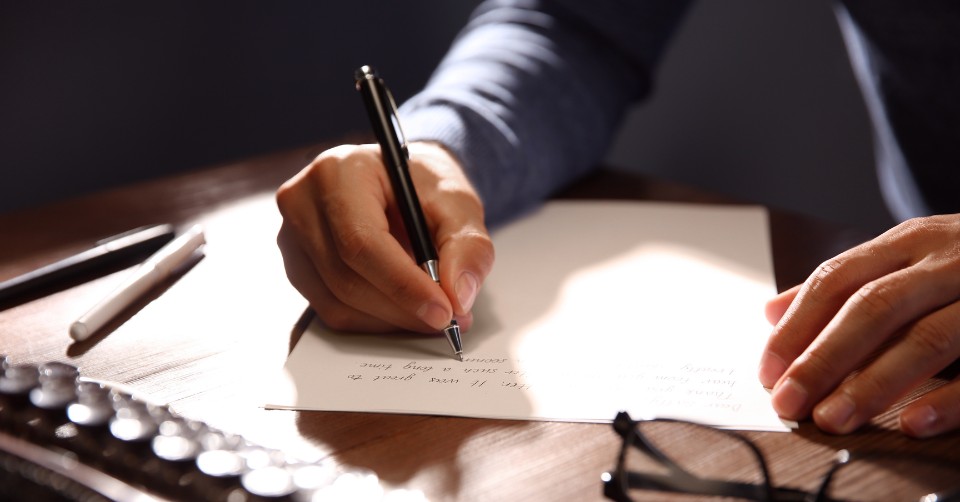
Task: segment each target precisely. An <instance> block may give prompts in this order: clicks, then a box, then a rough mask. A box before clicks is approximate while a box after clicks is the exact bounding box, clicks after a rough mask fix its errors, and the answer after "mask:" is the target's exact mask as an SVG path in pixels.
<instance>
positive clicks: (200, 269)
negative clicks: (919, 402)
mask: <svg viewBox="0 0 960 502" xmlns="http://www.w3.org/2000/svg"><path fill="white" fill-rule="evenodd" d="M321 149H322V147H321V146H315V147H310V148H302V149H297V150H293V151H287V152H281V153H277V154H274V155H268V156H264V157H260V158H255V159H250V160H246V161H242V162H236V163H232V164H229V165H223V166H218V167H213V168H210V169H206V170H201V171H197V172H193V173H189V174H185V175H179V176H174V177H169V178H165V179H160V180H156V181H151V182H147V183H142V184H137V185H132V186H127V187H123V188H120V189H115V190H109V191H104V192H101V193H98V194H94V195H92V196H87V197H82V198H77V199H72V200H68V201H64V202H60V203H56V204H52V205H48V206H43V207H39V208H36V209H30V210H26V211H22V212H17V213H12V214H6V215H0V241H2V245H0V280H2V279H6V278H9V277H11V276H14V275H16V274H19V273H22V272H25V271H27V270H29V269H32V268H34V267H37V266H40V265H42V264H45V263H47V262H50V261H53V260H55V259H58V258H61V257H63V256H66V255H69V254H71V253H74V252H77V251H79V250H82V249H84V248H86V247H88V246H89V245H90V243H91V242H92V241H93V240H95V239H98V238H101V237H104V236H107V235H111V234H114V233H118V232H121V231H124V230H127V229H130V228H134V227H136V226H140V225H146V224H152V223H161V222H171V223H176V224H187V223H192V222H199V223H202V224H203V225H204V226H205V228H206V233H207V240H208V245H207V248H206V252H205V257H204V258H203V259H202V260H201V261H199V263H197V264H196V265H195V266H194V267H193V268H191V269H190V270H188V271H187V272H186V273H184V274H182V275H181V276H179V277H177V278H176V279H174V280H171V281H169V283H168V284H166V285H165V286H164V287H162V288H160V289H161V290H160V291H155V292H154V293H153V294H152V295H151V296H150V297H149V298H146V299H144V300H143V301H142V302H139V304H138V305H136V306H134V307H133V308H132V309H130V310H129V311H128V312H126V313H125V314H124V315H123V316H122V317H123V319H122V320H121V321H118V322H115V323H113V325H112V326H111V328H112V331H111V332H110V333H109V335H97V336H95V337H94V338H92V339H89V340H86V341H84V342H80V343H72V340H71V339H70V338H69V336H68V335H67V328H68V326H69V324H70V323H71V322H72V321H73V320H75V319H76V318H77V317H78V316H79V315H80V314H82V313H83V312H84V311H85V310H86V309H88V308H89V307H90V306H91V305H93V304H94V303H95V302H96V301H97V300H99V299H100V298H101V297H103V296H104V295H105V294H106V293H108V292H109V291H110V290H111V289H112V288H114V287H115V286H116V285H117V284H118V283H119V282H120V281H121V280H122V279H123V277H124V272H125V270H122V269H121V270H116V271H114V272H113V273H110V274H108V275H105V276H101V277H98V278H93V279H92V280H90V281H89V282H79V281H78V283H77V284H75V285H73V286H72V287H69V288H66V289H63V290H60V291H56V292H53V293H52V294H49V295H48V296H42V297H39V298H36V299H34V300H32V301H27V302H25V303H21V304H19V305H14V306H7V308H6V309H5V310H2V311H0V353H6V354H7V355H9V356H10V359H11V362H14V363H39V362H44V361H50V360H55V361H63V362H68V363H71V364H74V365H77V366H79V367H80V369H81V374H82V375H85V376H89V377H95V378H102V379H106V380H111V381H116V382H121V383H124V384H129V385H132V386H135V387H136V388H138V389H140V390H141V391H143V392H146V393H147V394H149V395H150V396H152V397H153V398H155V399H157V400H160V401H164V402H169V403H171V405H172V407H173V408H174V409H175V410H177V411H179V412H180V413H182V414H184V415H186V416H189V417H194V418H198V419H202V420H205V421H207V422H209V423H211V424H213V425H216V426H219V427H222V428H225V429H227V430H232V431H236V432H239V433H242V434H244V435H246V436H248V437H249V438H251V439H252V440H254V441H257V442H261V443H264V444H267V445H269V446H275V447H279V448H284V449H288V450H290V451H296V452H300V453H302V454H304V455H315V456H317V457H327V456H329V457H331V458H332V459H334V460H335V461H336V462H338V463H340V464H343V465H345V466H348V467H364V468H369V469H372V470H373V471H375V472H376V473H377V474H378V475H379V477H380V479H381V481H382V483H383V484H384V485H385V486H386V487H388V488H393V487H402V488H409V489H414V490H421V491H422V492H423V493H424V494H425V495H426V496H427V497H428V498H429V499H430V500H472V499H477V500H593V499H599V498H601V484H600V478H599V476H600V473H601V472H603V471H605V470H608V469H611V468H612V467H613V465H614V460H615V456H616V453H617V450H618V448H619V441H618V438H617V436H616V435H615V434H614V433H613V432H612V430H611V428H610V426H609V425H600V424H569V423H541V422H521V421H504V420H479V419H466V418H447V417H430V416H408V415H387V414H360V413H331V412H292V411H267V410H263V409H261V408H260V407H259V406H260V404H262V402H263V401H262V399H261V397H260V396H261V395H262V394H260V393H259V392H260V388H261V387H262V385H261V383H262V382H265V381H267V377H268V375H271V374H274V373H275V372H277V371H278V369H279V368H281V367H282V365H283V363H284V361H285V358H286V356H287V354H288V351H289V350H290V349H291V347H292V346H293V344H294V343H295V341H296V339H297V336H298V335H299V332H300V331H299V330H300V328H301V327H302V326H300V323H301V314H302V313H303V311H304V308H305V306H306V302H305V301H304V300H303V299H302V298H301V297H300V296H299V295H298V294H297V293H296V291H295V290H293V288H292V287H291V286H290V285H289V284H288V283H287V280H286V278H285V275H284V272H283V266H282V262H281V258H280V254H279V252H278V250H277V248H276V245H275V242H274V239H275V236H276V231H277V229H278V228H279V224H280V217H279V214H278V212H277V210H276V206H275V203H274V200H273V192H274V190H275V189H276V187H277V186H279V184H280V183H281V182H283V181H284V180H286V179H287V178H288V177H290V176H291V175H292V174H294V173H295V172H297V171H298V170H299V169H301V168H302V167H303V166H304V165H306V164H307V163H308V162H309V160H310V159H311V158H312V157H313V156H314V155H316V154H317V153H318V152H319V151H320V150H321ZM563 196H564V197H586V198H590V197H603V198H630V199H648V200H679V201H701V202H722V203H727V202H728V201H725V200H723V199H722V198H721V197H717V196H711V195H709V194H704V193H702V192H699V191H696V190H693V189H690V188H686V187H682V186H678V185H674V184H669V183H663V182H656V181H654V180H648V179H642V178H636V177H633V176H627V175H623V174H615V173H613V172H603V173H602V174H600V175H597V176H594V177H592V178H590V179H587V180H584V181H583V182H582V183H580V184H579V185H577V186H576V187H573V188H571V189H570V190H569V191H568V192H567V193H565V194H563ZM771 230H772V238H773V249H774V256H775V267H776V277H777V282H778V286H779V287H780V288H781V289H784V288H786V287H789V286H791V285H793V284H795V283H797V282H800V281H802V280H803V279H804V278H805V277H806V275H807V274H808V273H809V272H810V271H812V270H813V268H814V267H815V266H816V265H817V264H818V263H819V262H821V261H822V260H824V259H826V258H828V257H830V256H832V255H833V254H835V253H836V252H838V251H840V250H842V249H845V248H847V247H849V246H851V245H853V244H855V243H857V242H859V241H862V240H864V239H866V238H867V237H868V236H867V235H865V234H863V233H860V232H856V231H852V230H844V229H839V228H834V227H831V226H829V225H826V224H824V223H821V222H816V221H812V220H809V219H806V218H803V217H800V216H796V215H791V214H788V213H785V212H780V211H772V213H771ZM936 384H937V382H935V381H934V382H931V384H930V385H936ZM895 412H896V409H894V410H892V411H890V412H888V413H886V414H884V415H882V416H881V417H879V418H878V419H876V420H875V421H874V422H873V423H872V424H871V425H869V426H868V427H865V428H864V429H862V430H861V431H860V432H858V433H856V434H852V435H849V436H830V435H826V434H823V433H821V432H819V431H818V430H817V429H816V428H815V427H814V426H813V425H812V423H803V424H801V427H800V429H799V430H798V431H796V432H794V433H789V434H785V433H747V436H749V437H750V438H752V439H754V440H755V441H756V442H757V444H758V445H759V446H760V448H761V449H762V450H763V451H764V452H765V453H766V454H767V456H768V459H769V461H770V466H771V470H772V474H773V479H774V481H775V482H776V483H778V484H788V485H791V486H797V487H801V488H806V489H813V488H814V487H815V486H816V483H817V480H818V478H819V476H820V475H822V474H823V472H824V471H825V470H826V468H827V466H828V464H830V462H831V460H832V458H833V457H834V454H835V452H836V451H837V450H839V449H841V448H850V449H857V448H861V447H864V446H871V447H877V446H882V447H883V448H886V449H891V450H896V451H902V452H927V453H936V454H942V455H946V456H947V457H949V458H952V459H953V460H954V461H958V460H960V435H958V434H952V435H948V436H946V437H942V438H939V439H935V440H928V441H917V440H911V439H908V438H906V437H904V436H902V435H901V434H900V433H899V432H897V431H896V414H895Z"/></svg>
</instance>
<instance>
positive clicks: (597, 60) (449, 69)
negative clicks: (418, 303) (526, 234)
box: [400, 0, 688, 225]
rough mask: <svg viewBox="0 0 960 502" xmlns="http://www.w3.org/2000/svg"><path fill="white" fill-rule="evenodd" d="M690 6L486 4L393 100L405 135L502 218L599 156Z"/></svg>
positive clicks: (645, 87) (598, 0) (669, 0)
mask: <svg viewBox="0 0 960 502" xmlns="http://www.w3.org/2000/svg"><path fill="white" fill-rule="evenodd" d="M687 4H688V2H685V1H680V0H646V1H641V0H633V1H630V0H625V1H607V0H591V1H589V2H588V1H583V0H579V1H578V0H572V1H568V2H564V1H516V0H514V1H507V0H500V1H491V2H486V3H484V4H483V5H481V6H480V7H479V8H478V9H477V11H476V12H474V14H473V16H472V18H471V20H470V22H469V23H468V24H467V26H466V27H465V28H464V29H463V31H462V32H461V33H460V35H459V36H458V37H457V39H456V41H455V42H454V44H453V46H452V48H451V49H450V51H449V52H448V54H447V55H446V56H445V58H444V59H443V61H442V62H441V63H440V65H439V66H438V68H437V70H436V71H435V72H434V74H433V76H432V77H431V79H430V81H429V83H428V84H427V86H426V88H425V89H424V90H423V91H422V92H420V93H419V94H417V95H415V96H414V97H412V98H411V99H410V100H409V101H407V102H406V103H404V105H403V106H402V107H401V110H400V114H401V121H402V123H403V127H404V130H405V132H406V134H407V139H408V140H411V141H413V140H431V141H437V142H440V143H442V144H444V145H445V146H446V147H447V148H448V149H450V150H451V151H452V152H453V153H454V155H456V156H457V157H458V159H459V160H460V161H461V163H462V164H463V166H464V168H465V169H466V171H467V174H468V175H469V176H470V179H471V181H472V182H473V183H474V185H475V186H476V188H477V190H478V191H479V193H480V196H481V198H482V199H483V201H484V205H485V207H486V214H487V221H488V223H490V224H491V225H495V224H496V223H498V222H502V221H503V220H505V219H508V218H509V217H511V216H513V215H516V214H517V213H519V212H521V211H523V210H524V209H527V208H529V207H531V206H532V205H534V204H537V203H539V202H540V201H542V200H543V199H544V198H546V197H547V196H549V195H550V194H551V193H553V192H555V191H556V190H558V189H559V188H561V187H563V186H564V185H566V184H568V183H570V182H571V181H573V180H575V179H576V178H578V177H580V176H582V175H583V174H585V173H586V172H587V171H588V170H589V169H591V168H592V167H594V166H595V165H596V164H597V163H598V162H599V161H600V160H601V158H602V157H603V155H604V153H605V151H606V149H607V147H608V145H609V143H610V141H611V139H612V137H613V134H614V132H615V130H616V127H617V125H618V124H619V122H620V120H621V118H622V117H623V114H624V113H625V109H626V107H627V105H629V104H630V103H631V102H633V101H636V100H638V99H641V98H643V97H644V96H645V95H647V94H648V93H649V92H650V89H651V86H652V73H653V70H654V67H655V66H656V63H657V61H658V59H659V56H660V54H661V53H662V52H663V49H664V46H665V45H666V43H667V41H668V39H669V36H670V35H671V34H672V32H673V31H674V29H675V28H676V26H677V24H678V23H679V21H680V19H681V17H682V15H683V13H684V11H685V10H686V7H687Z"/></svg>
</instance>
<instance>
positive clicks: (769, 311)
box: [764, 284, 802, 326]
mask: <svg viewBox="0 0 960 502" xmlns="http://www.w3.org/2000/svg"><path fill="white" fill-rule="evenodd" d="M801 286H802V285H800V284H798V285H796V286H794V287H792V288H790V289H788V290H786V291H784V292H782V293H780V294H778V295H777V296H775V297H773V298H771V299H770V301H768V302H767V305H766V308H765V309H764V314H766V316H767V321H769V322H770V324H773V325H774V326H776V325H777V323H779V322H780V319H782V318H783V314H785V313H786V312H787V309H788V308H789V307H790V304H791V303H793V300H794V298H796V297H797V293H799V292H800V287H801Z"/></svg>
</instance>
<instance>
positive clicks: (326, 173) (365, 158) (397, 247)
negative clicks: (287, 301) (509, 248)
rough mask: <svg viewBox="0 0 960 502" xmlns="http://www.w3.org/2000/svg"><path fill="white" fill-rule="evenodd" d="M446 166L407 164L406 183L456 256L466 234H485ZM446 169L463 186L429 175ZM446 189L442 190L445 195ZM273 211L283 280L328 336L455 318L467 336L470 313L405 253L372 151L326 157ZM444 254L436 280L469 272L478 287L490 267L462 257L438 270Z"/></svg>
mask: <svg viewBox="0 0 960 502" xmlns="http://www.w3.org/2000/svg"><path fill="white" fill-rule="evenodd" d="M411 146H412V145H411ZM450 159H451V160H450V161H449V162H452V164H453V165H444V166H442V168H433V167H432V164H433V163H436V162H437V161H436V160H435V159H427V160H426V161H425V162H422V163H421V165H420V166H419V167H418V169H414V167H413V163H411V174H412V175H414V182H415V184H417V186H418V191H419V192H420V195H421V198H422V199H424V198H425V199H427V200H433V201H435V202H434V206H435V207H436V208H438V209H435V210H434V212H433V214H430V215H428V216H427V219H428V221H430V222H431V225H432V226H433V227H434V228H435V229H447V230H446V231H445V234H438V238H439V237H440V236H441V235H442V236H443V238H444V240H445V242H447V243H448V247H449V248H450V249H452V250H453V251H457V248H458V247H460V248H462V247H464V246H466V244H464V245H461V244H459V241H460V240H461V239H462V237H460V236H462V235H469V234H470V232H472V230H469V229H472V228H480V229H481V232H480V233H481V234H482V236H486V231H485V229H483V227H482V221H483V215H482V206H481V205H480V204H479V201H478V199H477V197H476V195H475V194H474V193H473V191H472V188H471V187H470V185H469V183H468V182H467V181H466V178H465V176H463V175H462V172H461V171H460V169H459V166H458V165H457V164H456V163H455V162H453V161H452V157H450ZM418 170H422V171H424V172H425V173H427V175H426V177H427V178H430V177H431V176H433V177H432V179H423V180H421V181H420V182H418V181H417V178H418V176H419V177H421V178H424V177H425V175H417V172H418ZM444 170H447V171H452V172H454V173H459V175H460V176H461V178H459V179H456V178H455V179H454V180H453V181H449V180H447V179H439V178H437V177H436V173H437V172H440V173H441V174H442V173H443V171H444ZM430 173H434V174H433V175H431V174H430ZM444 184H447V185H448V186H447V187H446V188H444V187H443V185H444ZM463 185H465V187H464V186H463ZM421 186H422V187H425V188H424V189H421ZM454 188H456V189H454ZM444 194H446V195H444ZM472 199H477V201H476V202H474V201H473V200H472ZM461 200H466V201H467V202H466V204H465V205H466V206H467V208H468V209H456V208H459V206H460V205H461ZM277 204H278V207H279V208H280V211H281V214H282V215H283V218H284V219H283V225H282V227H281V230H280V233H279V234H278V237H277V242H278V245H279V246H280V249H281V253H282V254H283V258H284V265H285V267H286V270H287V276H288V278H289V279H290V282H291V284H293V285H294V287H296V288H297V290H298V291H300V293H301V294H303V295H304V297H305V298H307V299H308V301H309V302H310V304H311V306H312V307H313V309H314V310H315V311H316V312H317V314H318V316H319V317H320V318H321V320H323V321H324V322H325V323H327V324H328V325H330V326H331V327H334V328H336V329H342V330H357V331H388V330H395V329H396V328H402V329H404V330H415V331H425V332H426V331H436V330H439V329H442V328H443V327H445V326H446V325H447V324H448V323H449V322H450V319H451V318H453V317H454V315H455V313H456V314H457V319H458V321H459V322H460V324H461V326H463V327H464V329H467V328H469V326H470V323H471V321H472V316H470V314H469V309H468V308H467V309H463V308H462V307H461V306H460V305H459V302H453V301H452V300H451V294H450V293H448V292H446V291H445V290H443V289H441V288H440V287H438V286H437V285H436V283H434V282H433V281H432V280H431V279H430V278H429V276H428V275H427V274H425V273H424V272H423V270H421V269H420V267H419V266H418V265H417V264H416V263H415V261H414V260H413V258H412V257H411V256H410V254H409V252H408V250H407V248H406V247H405V245H404V244H405V243H406V239H405V232H404V228H403V227H402V224H401V223H400V221H399V217H398V216H397V213H396V211H395V207H394V206H395V204H394V202H393V198H392V191H391V190H390V186H389V181H388V180H387V178H386V171H385V169H384V168H383V166H382V164H381V160H380V156H379V150H378V149H377V148H376V147H372V146H345V147H338V148H335V149H332V150H329V151H327V152H324V153H323V154H321V155H320V156H319V157H318V158H317V159H316V160H315V161H314V162H313V163H312V164H311V165H310V166H308V167H307V168H306V169H304V170H303V171H302V172H301V173H299V174H298V175H297V176H295V177H294V178H292V179H291V180H290V181H288V182H287V183H285V184H284V185H283V186H282V187H281V188H280V190H278V192H277ZM444 208H455V209H452V210H450V209H444ZM471 211H472V212H477V213H479V215H477V214H470V213H471ZM458 212H460V213H465V215H460V214H458ZM425 213H426V210H425ZM431 220H434V221H431ZM458 222H470V226H468V227H466V228H467V230H465V229H464V228H463V225H460V226H458ZM476 222H479V224H477V223H476ZM464 240H470V239H467V238H464ZM487 240H489V239H488V238H487ZM491 249H492V247H491ZM444 254H445V252H444V251H441V274H443V273H444V270H446V271H447V273H448V274H451V273H452V271H454V270H461V271H462V270H468V271H474V270H476V272H474V273H476V274H477V276H478V277H479V279H480V280H482V278H483V277H485V275H486V273H488V271H489V265H483V260H479V261H478V260H475V259H470V258H469V256H471V255H470V254H469V253H467V256H468V258H467V259H465V260H463V261H460V262H458V261H457V260H449V261H451V263H449V264H446V265H445V264H444V263H443V257H444ZM446 254H450V253H449V252H447V253H446ZM491 257H492V251H491ZM478 263H479V264H478ZM490 264H492V258H491V259H490ZM458 267H459V268H458ZM451 288H452V286H451ZM477 288H479V283H478V285H477ZM451 290H452V289H451ZM455 310H456V312H455Z"/></svg>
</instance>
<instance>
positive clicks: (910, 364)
mask: <svg viewBox="0 0 960 502" xmlns="http://www.w3.org/2000/svg"><path fill="white" fill-rule="evenodd" d="M958 356H960V304H953V305H950V306H949V307H945V308H943V309H941V310H938V311H936V312H934V313H932V314H930V315H928V316H926V317H925V318H923V319H922V320H920V321H918V322H916V323H915V324H913V325H911V326H910V327H909V328H908V329H907V330H906V333H905V334H904V335H903V336H902V337H901V338H898V339H897V340H896V341H895V342H893V343H892V344H891V345H890V347H889V348H888V349H887V350H885V351H884V352H882V353H881V354H880V355H879V356H878V357H877V358H876V360H875V361H873V362H872V363H871V364H870V365H869V366H867V367H866V368H864V369H863V371H861V372H860V373H858V374H856V375H855V376H853V377H852V378H851V379H850V380H849V381H847V382H844V383H843V384H842V385H841V386H840V387H838V388H837V389H836V390H835V391H834V392H832V393H831V394H830V395H829V396H828V397H827V398H826V399H824V400H823V401H822V402H821V403H820V404H818V405H817V406H816V407H815V408H814V410H813V419H814V421H815V422H816V423H817V425H818V426H819V427H820V428H821V429H823V430H825V431H827V432H832V433H836V434H844V433H847V432H852V431H853V430H855V429H856V428H858V427H859V426H860V425H862V424H863V423H865V422H867V421H868V420H869V419H870V418H871V417H873V416H875V415H877V414H878V413H880V412H882V411H884V410H886V409H887V408H889V407H890V406H891V405H893V404H894V403H895V402H896V401H897V400H898V399H900V398H901V397H903V396H904V395H906V394H907V393H908V392H909V391H910V390H911V389H913V388H915V387H917V386H918V385H920V384H921V383H923V382H924V381H925V380H927V379H928V378H930V377H932V376H934V375H935V374H936V373H938V372H939V371H940V370H942V369H943V368H946V367H947V366H948V365H950V363H951V362H953V361H954V360H955V359H957V357H958ZM797 378H800V377H797Z"/></svg>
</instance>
